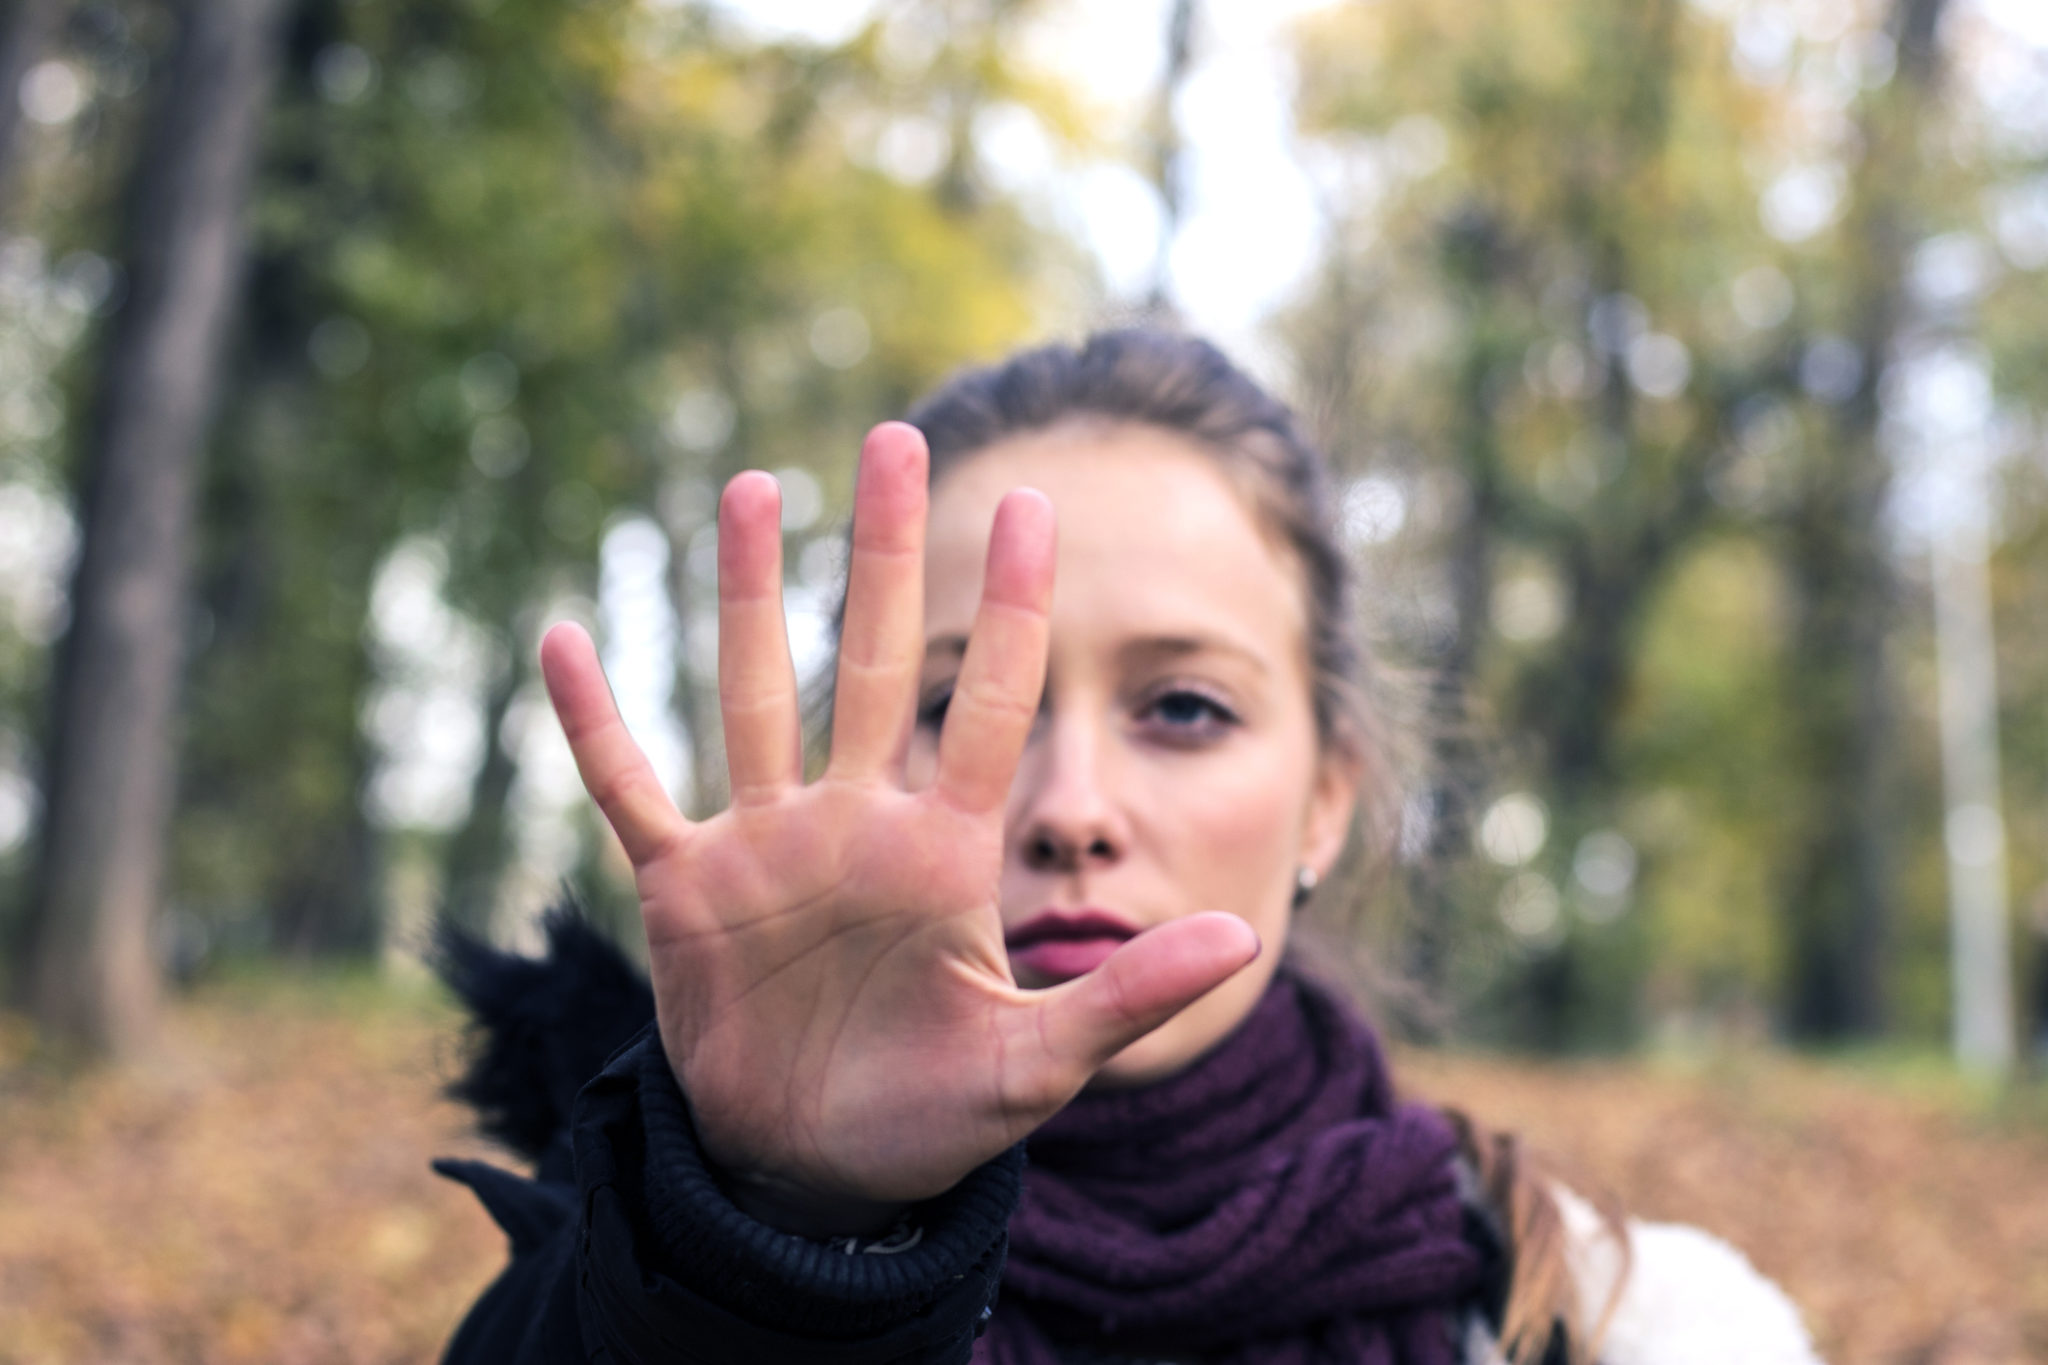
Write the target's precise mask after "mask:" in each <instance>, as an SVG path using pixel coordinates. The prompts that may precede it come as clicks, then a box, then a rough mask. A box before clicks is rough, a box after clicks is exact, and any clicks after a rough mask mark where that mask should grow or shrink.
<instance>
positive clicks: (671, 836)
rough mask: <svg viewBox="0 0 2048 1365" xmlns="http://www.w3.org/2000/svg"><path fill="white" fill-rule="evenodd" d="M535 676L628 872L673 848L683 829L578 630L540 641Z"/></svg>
mask: <svg viewBox="0 0 2048 1365" xmlns="http://www.w3.org/2000/svg"><path fill="white" fill-rule="evenodd" d="M540 672H541V677H542V678H543V679H545V680H546V682H547V687H548V700H549V701H551V702H553V703H554V707H555V716H556V717H557V718H558V719H559V720H560V721H561V723H562V733H563V735H564V736H566V737H567V738H568V741H569V751H570V752H571V753H573V754H574V755H575V756H576V771H577V772H578V773H579V774H581V776H582V778H583V787H584V790H586V791H588V792H589V793H590V797H591V800H593V801H595V802H597V808H598V809H599V810H601V811H603V812H604V818H605V819H606V820H607V821H609V822H610V823H611V827H612V829H613V830H614V831H615V832H616V833H617V834H618V836H619V842H620V843H622V844H624V845H625V846H626V856H627V857H628V858H630V859H632V860H633V866H635V867H639V866H642V865H643V864H645V863H649V862H652V861H654V860H655V859H656V858H659V857H660V856H661V855H662V854H664V853H666V852H668V851H669V850H671V849H673V848H674V847H675V846H676V845H677V844H678V843H679V842H680V841H681V840H682V838H683V836H684V835H685V834H686V833H688V831H689V828H690V822H689V821H687V820H685V819H684V818H683V814H682V812H681V811H679V810H677V809H676V805H675V802H673V801H671V800H669V796H668V792H667V791H666V790H665V789H664V788H663V787H662V785H661V779H660V778H658V777H656V776H655V774H654V765H653V764H651V763H649V762H648V761H647V755H646V754H644V753H642V752H641V751H640V746H639V745H638V744H636V743H634V741H633V736H632V734H631V733H630V732H628V731H627V729H626V722H625V721H624V720H622V719H621V718H620V716H619V706H618V703H617V702H616V701H614V700H613V699H612V690H611V685H610V684H609V683H607V682H606V681H605V676H604V666H603V665H602V664H600V663H599V662H598V660H597V646H596V645H594V644H592V643H591V640H590V636H589V634H588V633H586V632H585V631H584V629H583V627H581V626H578V625H572V624H570V623H567V622H564V623H562V624H560V625H557V626H555V627H553V628H552V629H550V630H549V631H548V633H547V634H546V635H544V636H542V637H541V642H540Z"/></svg>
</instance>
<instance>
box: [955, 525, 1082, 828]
mask: <svg viewBox="0 0 2048 1365" xmlns="http://www.w3.org/2000/svg"><path fill="white" fill-rule="evenodd" d="M1052 576H1053V510H1052V503H1051V502H1050V501H1048V500H1047V498H1046V496H1045V494H1043V493H1040V492H1038V491H1037V490H1036V489H1030V488H1020V489H1018V490H1016V491H1015V492H1013V493H1011V494H1010V495H1009V496H1008V497H1006V498H1004V499H1003V501H1002V502H1001V504H1000V505H998V506H997V508H996V520H995V527H994V529H993V531H991V533H990V535H989V544H988V568H987V570H986V572H985V573H984V575H983V577H982V584H981V606H980V609H979V610H977V611H976V612H975V616H974V629H973V631H972V632H971V633H970V634H969V635H968V637H967V656H966V657H965V658H964V659H962V660H961V661H960V677H959V679H958V681H957V682H955V683H954V686H953V700H952V702H951V703H950V704H949V705H948V706H947V708H946V723H945V728H944V729H942V730H941V731H940V732H939V772H938V778H937V781H936V782H935V784H934V786H935V789H936V790H937V791H938V792H939V793H940V794H942V795H943V796H945V797H946V798H948V799H949V800H950V801H951V802H952V803H953V804H954V805H955V806H957V807H959V808H960V809H962V810H967V811H972V812H976V813H987V812H990V811H1000V810H1002V809H1003V807H1004V805H1005V804H1006V803H1007V802H1008V800H1009V796H1010V782H1011V780H1012V779H1013V778H1014V777H1015V776H1016V773H1017V760H1018V758H1019V757H1020V756H1022V754H1023V752H1024V742H1025V740H1026V739H1028V738H1029V737H1030V734H1031V725H1032V722H1033V721H1034V720H1036V719H1037V716H1038V699H1039V696H1040V694H1041V693H1042V692H1043V691H1044V689H1045V660H1046V650H1047V644H1048V640H1049V637H1050V635H1051V629H1052Z"/></svg>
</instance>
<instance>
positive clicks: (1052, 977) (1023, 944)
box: [1003, 909, 1138, 986]
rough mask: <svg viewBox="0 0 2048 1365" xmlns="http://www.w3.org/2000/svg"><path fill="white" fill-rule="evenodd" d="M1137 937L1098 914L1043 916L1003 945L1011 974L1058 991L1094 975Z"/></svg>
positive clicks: (1053, 912)
mask: <svg viewBox="0 0 2048 1365" xmlns="http://www.w3.org/2000/svg"><path fill="white" fill-rule="evenodd" d="M1137 936H1138V930H1137V928H1136V926H1134V925H1132V924H1129V923H1127V922H1126V921H1124V920H1122V919H1119V918H1117V917H1116V916H1115V915H1111V914H1107V913H1105V912H1103V911H1101V910H1085V909H1084V910H1047V911H1044V912H1042V913H1040V914H1037V915H1034V916H1032V917H1031V918H1030V919H1028V920H1026V921H1024V923H1022V924H1020V925H1018V926H1017V927H1016V928H1015V929H1012V930H1010V932H1009V933H1008V934H1007V935H1005V936H1004V940H1003V941H1004V944H1005V946H1007V947H1008V948H1009V950H1010V966H1011V969H1012V970H1014V971H1016V972H1017V973H1018V974H1019V975H1020V976H1025V977H1031V978H1036V980H1037V981H1043V982H1044V983H1045V984H1047V985H1057V984H1058V983H1060V982H1062V981H1071V980H1073V979H1074V978H1075V977H1077V976H1083V975H1086V974H1087V973H1089V972H1092V971H1094V970H1095V969H1096V968H1097V967H1100V966H1101V965H1102V964H1103V962H1104V961H1106V960H1107V959H1108V957H1109V955H1110V954H1111V953H1113V952H1115V951H1116V950H1117V949H1119V948H1121V947H1123V946H1124V944H1126V943H1128V942H1130V941H1131V940H1132V939H1133V938H1136V937H1137ZM1021 984H1023V985H1027V986H1028V985H1032V984H1035V982H1034V981H1024V982H1022V983H1021Z"/></svg>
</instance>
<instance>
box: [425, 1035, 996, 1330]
mask: <svg viewBox="0 0 2048 1365" xmlns="http://www.w3.org/2000/svg"><path fill="white" fill-rule="evenodd" d="M570 1142H571V1148H572V1154H573V1158H574V1161H573V1165H574V1172H575V1178H574V1181H573V1183H572V1182H569V1181H563V1180H558V1181H548V1180H545V1179H543V1180H525V1179H522V1178H520V1177H518V1176H514V1175H511V1174H509V1173H507V1172H505V1171H501V1170H497V1169H496V1168H494V1167H490V1166H486V1165H484V1164H482V1163H478V1162H441V1163H437V1167H436V1168H437V1169H439V1170H441V1171H442V1173H443V1174H446V1175H449V1176H450V1177H452V1178H454V1179H457V1180H460V1181H462V1182H463V1183H465V1184H468V1185H469V1186H470V1187H471V1188H472V1189H473V1190H474V1191H475V1192H476V1194H477V1196H478V1198H479V1199H480V1200H481V1201H482V1202H483V1204H484V1206H485V1207H486V1209H488V1210H489V1211H490V1213H491V1216H492V1217H493V1218H495V1219H496V1220H497V1222H498V1223H499V1225H500V1226H501V1227H503V1228H504V1229H505V1232H506V1234H507V1235H508V1237H509V1238H510V1239H511V1243H512V1262H511V1264H510V1266H508V1267H507V1268H506V1270H505V1272H504V1273H503V1274H502V1275H501V1276H499V1278H498V1280H497V1282H496V1283H494V1284H493V1285H492V1286H491V1287H490V1289H489V1290H487V1291H486V1292H485V1294H484V1296H483V1297H482V1298H481V1299H479V1300H478V1301H477V1303H476V1305H475V1306H474V1307H473V1308H472V1309H471V1310H470V1313H469V1316H468V1317H467V1318H466V1319H465V1320H464V1322H463V1324H462V1326H461V1328H460V1329H459V1330H458V1331H457V1333H456V1335H455V1338H454V1340H453V1341H452V1342H451V1343H450V1345H449V1348H448V1353H447V1355H446V1356H445V1357H444V1360H445V1362H446V1365H486V1363H488V1365H569V1363H570V1362H592V1363H593V1365H596V1363H597V1362H602V1363H603V1365H742V1362H744V1363H745V1365H782V1362H789V1365H798V1363H799V1362H801V1363H802V1365H966V1362H967V1361H968V1359H969V1357H970V1355H971V1353H972V1350H973V1345H974V1340H975V1337H976V1336H977V1335H978V1334H979V1333H980V1331H981V1329H982V1326H983V1324H985V1323H986V1322H987V1320H988V1317H989V1315H990V1313H991V1311H992V1308H993V1305H994V1301H995V1293H996V1285H997V1282H998V1280H999V1279H1000V1278H1001V1275H1002V1267H1003V1258H1004V1254H1005V1251H1006V1250H1007V1246H1008V1240H1007V1231H1006V1230H1007V1227H1008V1223H1009V1218H1010V1214H1011V1212H1012V1211H1013V1210H1014V1209H1015V1207H1016V1203H1017V1197H1018V1193H1019V1188H1020V1177H1021V1172H1022V1164H1023V1158H1022V1154H1021V1149H1019V1150H1013V1151H1011V1152H1009V1153H1007V1154H1006V1155H1004V1156H1003V1157H1000V1158H998V1159H997V1160H995V1161H992V1162H990V1163H989V1164H988V1165H986V1166H984V1167H982V1168H981V1169H980V1170H978V1171H976V1172H975V1173H974V1174H973V1175H971V1176H969V1177H968V1178H967V1179H966V1180H965V1181H962V1182H961V1183H960V1185H958V1186H956V1187H955V1188H954V1189H952V1190H950V1191H948V1192H947V1193H946V1194H944V1195H942V1196H940V1197H939V1198H937V1199H935V1200H932V1201H930V1202H929V1203H926V1204H922V1205H920V1206H918V1208H917V1209H915V1210H914V1211H913V1213H912V1217H911V1219H910V1221H909V1223H908V1224H906V1225H905V1226H904V1227H903V1228H902V1229H900V1230H899V1232H897V1233H896V1234H895V1235H892V1236H890V1237H889V1238H886V1239H883V1240H882V1241H880V1242H875V1243H869V1244H862V1243H860V1242H857V1241H842V1242H831V1243H828V1242H820V1241H814V1240H811V1239H809V1238H804V1237H794V1236H790V1235H788V1234H785V1233H782V1232H778V1231H776V1230H775V1229H773V1228H770V1227H768V1226H766V1225H765V1224H762V1223H760V1222H758V1221H756V1220H754V1219H753V1218H750V1217H749V1216H748V1215H746V1214H745V1213H742V1212H741V1211H740V1210H739V1209H738V1208H736V1207H735V1206H734V1205H733V1203H732V1201H731V1200H730V1199H728V1198H727V1197H726V1196H725V1194H724V1192H723V1191H722V1190H721V1189H720V1188H719V1185H718V1182H717V1180H716V1178H715V1177H714V1176H713V1174H712V1172H711V1170H710V1168H709V1167H708V1166H707V1164H706V1162H705V1159H704V1156H703V1152H702V1150H701V1148H700V1147H699V1146H698V1144H697V1139H696V1133H695V1130H694V1128H693V1126H692V1124H691V1121H690V1114H689V1108H688V1106H687V1105H686V1104H685V1103H684V1101H683V1096H682V1093H681V1092H680V1091H679V1090H678V1089H677V1087H676V1083H675V1078H674V1075H673V1073H672V1072H671V1071H670V1069H669V1066H668V1062H667V1059H666V1058H665V1057H664V1056H663V1055H662V1052H661V1045H660V1042H659V1040H658V1039H657V1038H656V1037H655V1035H654V1033H653V1031H652V1030H651V1029H649V1030H647V1031H645V1032H643V1033H642V1034H641V1035H640V1036H639V1037H638V1038H637V1039H636V1040H635V1041H634V1042H633V1043H632V1044H631V1045H629V1046H628V1047H626V1048H625V1049H623V1050H622V1051H620V1052H619V1053H618V1054H617V1055H615V1056H614V1057H613V1058H612V1060H611V1061H610V1062H609V1063H608V1064H607V1065H606V1067H605V1069H604V1070H603V1071H602V1072H600V1073H599V1074H598V1076H597V1077H596V1079H594V1080H593V1081H591V1082H590V1084H589V1085H587V1086H585V1087H584V1089H583V1091H582V1093H581V1094H579V1095H578V1096H577V1099H576V1104H575V1111H574V1117H573V1121H572V1128H571V1131H570ZM546 1168H547V1163H543V1170H544V1171H545V1170H546Z"/></svg>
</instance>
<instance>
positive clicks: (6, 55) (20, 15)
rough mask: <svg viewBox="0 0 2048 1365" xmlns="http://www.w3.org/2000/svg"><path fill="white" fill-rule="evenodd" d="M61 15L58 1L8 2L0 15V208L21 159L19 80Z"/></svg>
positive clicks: (33, 61) (61, 8)
mask: <svg viewBox="0 0 2048 1365" xmlns="http://www.w3.org/2000/svg"><path fill="white" fill-rule="evenodd" d="M62 13H63V5H62V3H61V0H11V3H9V4H8V6H7V9H6V11H5V12H4V14H0V209H4V208H6V206H7V203H8V200H9V197H10V195H11V194H12V192H13V189H14V173H15V168H16V166H17V165H18V164H19V162H20V160H21V79H22V77H24V76H26V75H27V74H28V73H29V69H30V68H31V67H33V66H34V65H35V64H36V59H37V58H38V57H40V56H42V54H43V49H44V47H45V46H47V45H48V43H49V41H50V35H51V34H52V33H53V32H54V31H55V30H56V27H57V19H58V17H59V16H60V15H61V14H62Z"/></svg>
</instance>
